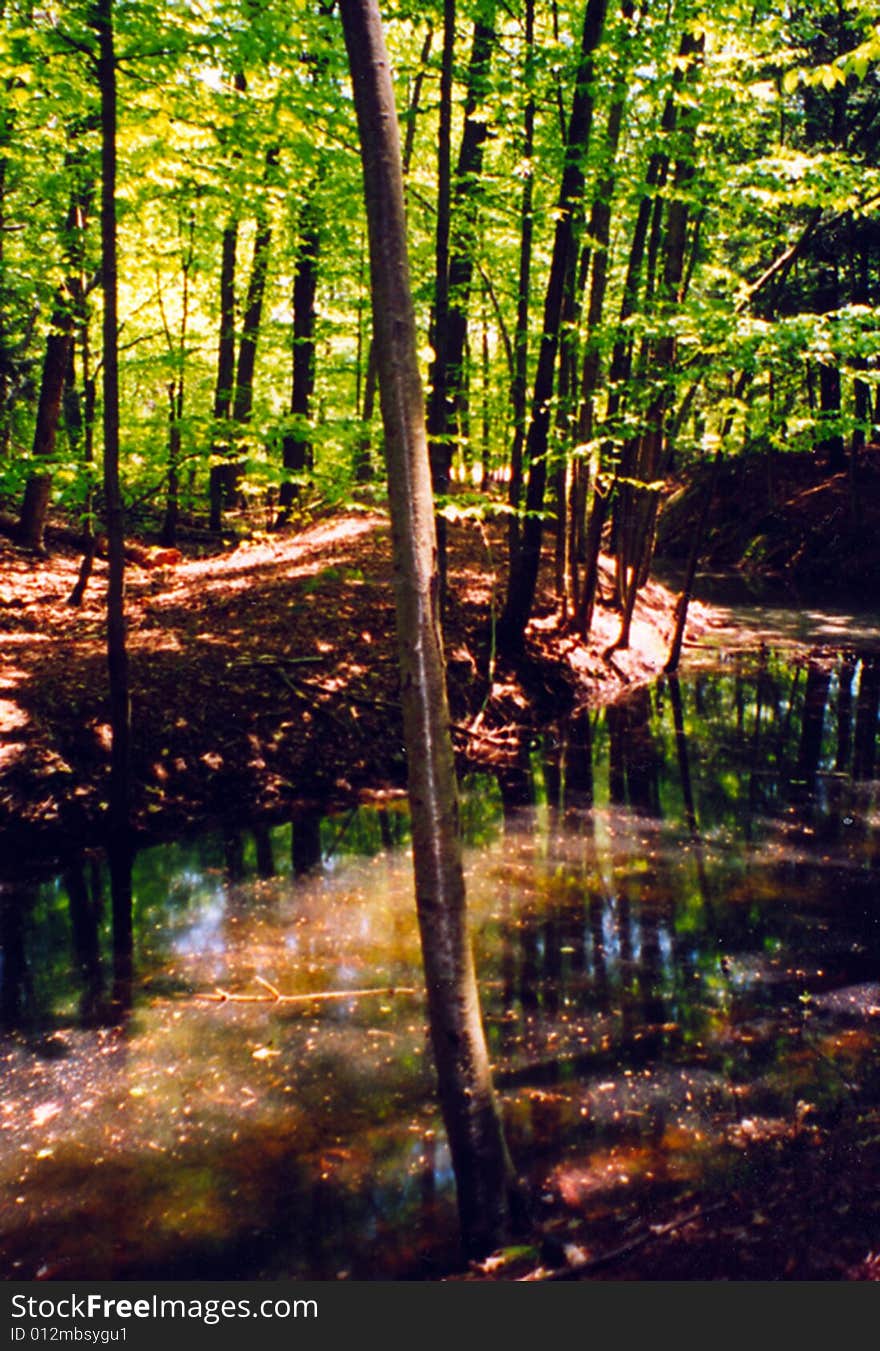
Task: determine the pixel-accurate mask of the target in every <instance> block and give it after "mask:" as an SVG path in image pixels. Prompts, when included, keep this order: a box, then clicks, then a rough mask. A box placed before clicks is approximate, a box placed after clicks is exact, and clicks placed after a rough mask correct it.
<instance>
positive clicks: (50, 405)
mask: <svg viewBox="0 0 880 1351" xmlns="http://www.w3.org/2000/svg"><path fill="white" fill-rule="evenodd" d="M72 345H73V322H72V318H71V314H70V308H69V305H68V304H67V303H66V300H65V299H64V298H63V297H61V298H60V300H59V304H58V307H57V309H56V310H55V313H54V314H53V316H52V326H51V330H50V332H49V336H48V337H47V339H46V354H45V356H44V358H43V374H42V378H41V380H40V397H39V402H38V404H37V421H36V425H35V427H34V440H33V452H32V453H33V455H34V457H35V459H37V461H38V462H39V461H40V460H42V461H44V462H46V461H48V460H50V459H51V456H52V454H53V453H54V450H55V438H56V435H57V432H58V421H59V417H60V413H61V399H62V395H63V393H64V382H65V379H66V377H67V370H68V366H69V365H70V352H71V347H72ZM51 491H52V471H51V469H49V468H45V469H37V470H34V471H33V472H32V473H31V474H30V476H29V478H28V481H27V484H26V485H25V492H24V499H23V501H22V505H21V516H20V518H19V524H18V533H19V539H20V540H21V543H22V544H23V545H24V546H25V548H27V549H34V550H35V551H36V552H38V553H41V552H42V551H43V531H44V529H45V526H46V515H47V513H48V510H49V496H50V494H51Z"/></svg>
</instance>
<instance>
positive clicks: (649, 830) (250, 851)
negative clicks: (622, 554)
mask: <svg viewBox="0 0 880 1351" xmlns="http://www.w3.org/2000/svg"><path fill="white" fill-rule="evenodd" d="M878 707H880V658H878V656H877V655H875V654H871V653H868V652H864V653H856V652H851V651H849V652H841V651H831V650H828V651H827V652H825V653H824V654H820V655H814V656H813V657H811V658H810V659H807V658H806V657H804V656H801V657H796V656H793V655H792V653H791V652H787V653H782V652H778V653H777V652H775V651H773V650H769V649H765V650H763V651H762V652H761V653H760V654H758V655H755V654H737V655H736V656H735V657H734V658H732V659H730V660H729V661H728V662H727V663H725V664H723V665H722V667H721V669H720V671H718V672H702V673H699V674H696V675H694V676H693V677H691V678H690V679H689V680H688V681H684V680H683V681H682V682H681V683H679V682H677V681H669V680H667V681H663V682H661V683H660V684H658V685H657V686H656V687H654V688H653V689H650V690H641V691H638V692H636V693H635V694H634V695H633V696H632V697H631V698H630V699H629V701H628V702H626V703H624V704H621V705H619V706H617V707H614V708H611V709H609V710H606V711H603V712H601V713H594V714H589V715H584V716H582V717H580V718H578V719H575V720H573V721H570V722H569V723H567V724H566V725H565V726H562V727H559V728H556V729H554V730H553V731H552V732H551V733H549V734H548V735H547V736H546V737H545V738H544V740H543V741H542V742H541V743H540V744H535V745H532V746H530V747H527V748H524V749H523V751H522V753H521V754H520V755H518V756H517V757H516V758H515V759H514V760H513V761H512V762H508V763H506V764H504V765H503V766H502V767H500V768H499V770H498V772H497V774H495V775H485V776H481V777H478V778H473V779H471V780H469V781H468V782H467V783H466V784H465V785H464V812H463V815H464V828H465V834H466V839H467V873H468V888H469V904H470V908H471V913H472V921H473V929H474V941H475V947H476V956H477V966H478V972H479V977H480V986H481V992H482V998H483V1008H484V1013H485V1019H486V1027H487V1035H488V1039H489V1044H490V1051H491V1055H492V1059H493V1064H494V1066H495V1073H496V1083H497V1086H498V1088H499V1092H500V1097H501V1100H502V1105H503V1110H504V1116H505V1123H506V1127H507V1132H508V1137H509V1142H510V1147H511V1152H512V1154H513V1157H514V1160H515V1162H516V1164H517V1166H518V1168H519V1170H520V1171H521V1173H522V1174H523V1176H524V1177H525V1178H526V1179H527V1181H528V1183H529V1184H530V1186H531V1187H532V1189H533V1194H534V1196H535V1197H536V1203H537V1204H538V1206H539V1207H540V1205H541V1204H547V1205H550V1204H553V1205H554V1206H555V1207H556V1208H557V1209H558V1207H559V1206H563V1207H567V1208H568V1210H569V1211H570V1213H571V1214H572V1216H573V1217H581V1216H587V1217H588V1218H589V1217H591V1216H596V1217H598V1216H600V1215H603V1214H608V1213H609V1212H611V1211H614V1210H615V1209H617V1210H619V1209H620V1208H621V1207H622V1206H626V1205H630V1206H633V1207H635V1210H636V1212H637V1213H638V1214H639V1215H640V1216H641V1217H642V1219H644V1218H645V1217H648V1218H650V1214H651V1212H652V1207H653V1206H655V1205H656V1204H659V1202H660V1200H662V1199H663V1198H668V1197H670V1196H672V1197H678V1196H685V1195H695V1194H696V1195H698V1194H699V1193H700V1188H701V1187H702V1186H703V1185H704V1184H705V1183H706V1182H707V1181H709V1180H711V1179H712V1178H713V1177H714V1178H715V1180H716V1183H717V1177H718V1175H719V1172H720V1171H723V1170H725V1169H730V1168H735V1167H736V1160H737V1151H738V1150H740V1151H741V1148H742V1146H743V1145H744V1143H745V1142H746V1141H748V1140H749V1139H754V1138H756V1137H757V1138H762V1137H766V1138H772V1137H773V1136H774V1135H777V1136H779V1137H780V1138H785V1137H786V1136H787V1135H789V1134H790V1133H791V1132H792V1131H796V1130H797V1129H798V1128H799V1126H800V1124H801V1123H802V1122H803V1121H804V1120H805V1119H808V1118H809V1117H810V1115H811V1114H814V1115H816V1116H817V1117H818V1116H821V1114H822V1113H824V1112H827V1111H830V1110H833V1109H834V1106H835V1104H837V1103H839V1102H840V1101H841V1099H843V1098H848V1097H849V1098H851V1097H852V1096H853V1095H857V1094H862V1095H865V1094H867V1095H869V1096H870V1095H873V1096H876V1082H877V1080H878V1078H880V1076H878V1073H877V1070H878V1064H877V1056H876V1050H875V1038H874V1035H873V1023H874V1018H875V1015H877V1014H878V1013H880V944H878V937H880V935H878V924H880V905H878V885H877V883H878V863H880V833H878V827H880V801H878V787H880V785H878V782H877V779H878V766H877V763H876V733H877V722H878ZM408 835H409V830H408V822H407V817H406V814H405V810H404V807H403V804H401V803H393V802H392V803H388V804H386V806H384V807H383V808H381V809H376V808H373V809H367V808H360V809H357V810H354V811H352V812H349V813H347V814H338V815H335V816H332V817H322V816H321V815H320V814H319V813H318V812H311V813H304V812H300V813H299V814H298V815H297V816H296V817H295V818H294V820H293V821H291V822H286V823H284V824H279V825H273V826H262V827H257V828H255V829H249V828H242V829H241V830H234V831H233V830H227V831H226V832H225V833H217V834H205V835H202V836H199V837H198V838H194V839H191V840H185V841H179V842H177V843H174V844H170V845H164V846H161V847H154V848H150V849H148V850H145V851H144V852H143V853H141V854H140V855H139V856H138V857H137V859H136V860H135V865H134V877H133V890H134V930H135V972H136V974H135V980H134V985H133V989H132V991H131V1004H130V1007H129V1008H126V1009H124V1010H120V1007H119V1004H118V1003H114V994H115V995H116V996H117V998H118V993H119V992H118V988H117V989H116V990H115V991H114V979H113V952H112V941H111V924H110V917H109V912H110V904H109V896H108V882H107V877H106V869H105V866H104V863H103V861H102V860H101V859H100V858H98V857H91V856H90V857H86V858H83V859H82V860H81V861H80V862H79V863H78V864H77V865H76V866H75V867H72V868H71V869H69V870H68V871H67V872H66V873H65V874H64V875H62V876H58V877H54V878H51V879H48V880H44V881H34V882H32V883H30V884H28V885H22V884H21V882H17V883H16V884H15V885H13V884H11V883H8V884H3V885H2V889H0V962H2V965H0V981H2V983H0V1029H2V1030H0V1065H2V1082H3V1092H2V1101H0V1277H2V1278H3V1279H7V1280H10V1279H12V1280H26V1279H33V1278H39V1279H49V1280H53V1279H55V1280H58V1279H60V1280H65V1279H66V1280H72V1279H86V1278H90V1279H112V1278H122V1279H125V1278H132V1279H133V1278H138V1277H146V1278H149V1277H152V1278H174V1277H180V1278H183V1277H205V1278H213V1279H221V1278H240V1279H244V1278H255V1279H279V1278H286V1277H294V1278H317V1279H337V1278H345V1277H349V1278H360V1279H375V1278H383V1277H384V1278H387V1277H394V1278H408V1279H432V1278H436V1277H437V1276H440V1275H442V1274H444V1272H446V1271H448V1270H450V1269H453V1268H454V1267H455V1265H456V1263H457V1260H458V1256H457V1250H456V1240H455V1210H454V1188H453V1179H452V1174H451V1169H450V1164H449V1158H448V1154H447V1151H446V1148H445V1144H444V1139H443V1130H442V1125H441V1122H440V1119H439V1113H438V1111H437V1108H436V1106H435V1104H434V1101H433V1097H432V1085H433V1079H432V1068H431V1058H430V1048H429V1045H428V1041H427V1032H426V1014H425V1005H424V999H423V995H422V989H421V973H420V962H419V949H418V935H417V929H416V924H415V916H414V905H413V900H412V883H411V872H410V860H409V855H408V847H407V846H408ZM316 995H321V996H325V997H324V998H312V997H311V996H316ZM279 996H281V997H279ZM328 996H329V997H328Z"/></svg>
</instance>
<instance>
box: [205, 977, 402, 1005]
mask: <svg viewBox="0 0 880 1351" xmlns="http://www.w3.org/2000/svg"><path fill="white" fill-rule="evenodd" d="M256 980H257V983H258V984H259V985H262V986H263V987H264V988H265V990H266V994H234V993H233V992H232V991H231V990H224V989H223V988H222V986H220V985H217V986H216V987H215V989H214V992H213V994H197V995H196V996H195V997H196V999H207V1000H210V1002H211V1003H213V1004H313V1003H326V1002H328V1001H330V1000H334V999H366V998H367V997H368V996H370V995H381V996H382V997H383V998H391V997H392V996H394V995H419V994H421V993H422V991H421V990H417V989H416V988H415V987H414V986H412V985H385V986H379V987H375V988H371V989H367V990H315V991H314V992H313V993H312V994H282V993H281V991H280V990H278V989H276V987H275V986H274V985H272V984H271V982H270V981H268V980H264V979H263V977H262V976H257V977H256Z"/></svg>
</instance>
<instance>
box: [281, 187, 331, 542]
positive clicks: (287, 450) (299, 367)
mask: <svg viewBox="0 0 880 1351" xmlns="http://www.w3.org/2000/svg"><path fill="white" fill-rule="evenodd" d="M320 247H321V235H320V230H319V223H318V217H317V212H316V206H315V200H314V190H313V191H312V194H311V195H310V197H309V199H308V200H307V201H306V203H305V205H304V206H303V212H302V220H301V222H300V243H299V250H298V257H297V261H296V275H295V276H294V279H293V366H292V373H291V386H290V414H291V418H292V419H293V420H294V421H293V426H292V428H291V430H290V431H289V432H288V433H287V435H286V436H285V437H284V444H283V448H282V457H283V463H284V468H285V470H286V471H287V472H288V473H289V474H295V475H297V476H301V475H303V474H305V473H307V472H308V471H309V470H310V469H311V467H312V461H313V449H312V442H311V437H310V436H309V432H308V426H309V420H310V418H311V412H312V395H313V393H314V390H315V296H316V293H317V288H318V254H319V250H320ZM300 492H301V484H299V483H297V482H295V481H294V480H293V479H287V480H285V482H283V483H282V485H281V492H280V495H279V503H280V507H281V510H280V512H279V516H278V523H279V525H283V524H284V522H285V521H286V520H287V519H288V518H289V516H290V509H291V507H292V506H293V504H294V502H295V501H296V499H297V498H298V497H299V495H300Z"/></svg>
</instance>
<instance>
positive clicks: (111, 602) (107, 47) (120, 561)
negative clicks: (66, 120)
mask: <svg viewBox="0 0 880 1351" xmlns="http://www.w3.org/2000/svg"><path fill="white" fill-rule="evenodd" d="M96 28H97V31H98V41H99V59H98V80H99V85H100V91H101V272H102V277H103V286H104V328H103V338H104V370H103V394H104V499H105V509H106V534H107V572H108V580H107V672H108V678H109V686H110V701H109V702H110V727H111V734H112V748H111V759H110V795H109V796H110V819H109V825H110V874H111V884H112V891H113V901H112V904H113V939H114V956H115V958H116V964H115V972H116V977H117V981H116V984H117V991H118V992H124V990H125V989H126V988H128V989H129V990H130V974H131V821H130V816H131V750H130V742H131V734H130V709H129V690H128V652H127V649H126V637H125V519H124V511H123V503H122V494H121V491H120V485H119V343H118V333H119V322H118V305H117V293H118V265H117V245H116V126H117V89H116V55H115V50H114V35H113V0H98V4H97V6H96ZM121 997H122V996H121V993H120V998H121ZM123 1002H125V1001H123Z"/></svg>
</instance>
